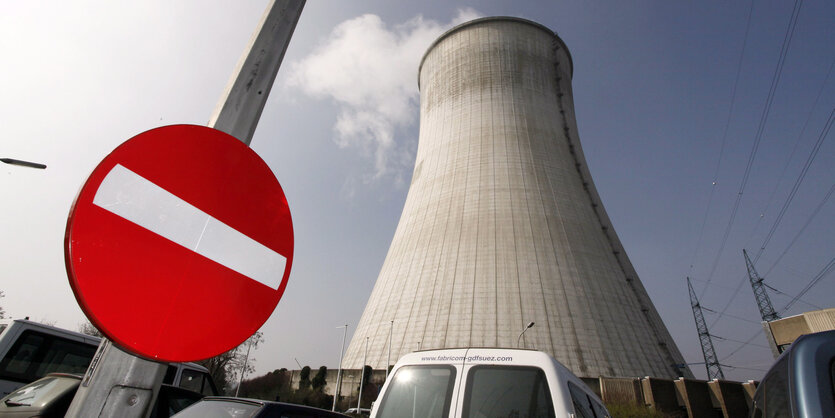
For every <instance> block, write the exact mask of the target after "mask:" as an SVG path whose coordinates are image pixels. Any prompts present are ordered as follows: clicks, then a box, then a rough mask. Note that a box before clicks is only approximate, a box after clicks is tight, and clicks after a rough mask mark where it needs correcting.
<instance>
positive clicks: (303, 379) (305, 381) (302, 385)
mask: <svg viewBox="0 0 835 418" xmlns="http://www.w3.org/2000/svg"><path fill="white" fill-rule="evenodd" d="M309 387H310V366H304V367H302V370H301V371H300V372H299V390H303V389H307V388H309Z"/></svg>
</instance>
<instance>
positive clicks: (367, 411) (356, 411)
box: [345, 408, 371, 416]
mask: <svg viewBox="0 0 835 418" xmlns="http://www.w3.org/2000/svg"><path fill="white" fill-rule="evenodd" d="M345 413H346V414H349V415H362V416H368V415H371V408H348V409H347V410H346V411H345Z"/></svg>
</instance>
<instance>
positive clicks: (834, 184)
mask: <svg viewBox="0 0 835 418" xmlns="http://www.w3.org/2000/svg"><path fill="white" fill-rule="evenodd" d="M833 192H835V183H832V186H831V187H830V188H829V192H828V193H827V194H826V196H824V198H823V200H821V202H820V203H818V206H817V207H816V208H815V210H814V211H812V214H811V215H809V218H808V219H806V222H805V223H804V224H803V227H802V228H800V231H798V232H797V234H796V235H795V236H794V238H792V240H791V242H789V245H788V246H787V247H786V249H785V250H783V253H782V254H780V256H779V257H777V260H776V261H775V262H774V264H772V265H771V268H769V269H768V271H767V272H765V275H766V276H768V274H769V273H771V270H774V267H775V266H777V264H778V263H780V260H782V259H783V256H785V255H786V253H788V252H789V249H791V248H792V246H794V244H795V242H797V239H798V238H800V236H801V235H802V234H803V232H804V231H806V228H807V227H808V226H809V224H811V223H812V220H813V219H815V217H816V216H817V215H818V213H819V212H820V211H821V209H822V208H823V207H824V205H826V202H827V201H829V198H830V197H832V193H833ZM769 287H771V286H769ZM772 289H773V290H774V291H776V292H780V291H779V290H777V289H774V288H772ZM780 293H783V292H780ZM783 294H785V293H783ZM787 296H788V295H787Z"/></svg>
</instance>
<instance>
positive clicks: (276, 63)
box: [4, 0, 305, 418]
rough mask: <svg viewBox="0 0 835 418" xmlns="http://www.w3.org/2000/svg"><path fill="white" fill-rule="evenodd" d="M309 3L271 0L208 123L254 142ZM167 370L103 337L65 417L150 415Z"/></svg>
mask: <svg viewBox="0 0 835 418" xmlns="http://www.w3.org/2000/svg"><path fill="white" fill-rule="evenodd" d="M304 5H305V0H273V1H271V2H270V4H269V5H268V6H267V9H266V11H265V12H264V15H263V17H262V18H261V22H260V23H259V25H258V27H257V28H256V29H255V32H254V34H253V37H252V39H251V40H250V43H249V45H248V47H247V48H246V49H245V50H244V54H243V57H242V59H241V60H240V61H239V62H238V65H237V67H236V69H235V72H234V73H233V75H232V79H231V82H230V83H229V85H228V86H227V87H226V90H225V92H224V94H223V95H222V96H221V98H220V101H219V102H218V106H217V108H216V109H215V111H214V114H213V115H212V117H211V118H210V120H209V124H208V126H209V127H212V128H215V129H218V130H221V131H223V132H226V133H228V134H230V135H232V136H234V137H235V138H238V139H240V140H241V141H242V142H243V143H244V144H247V145H249V143H250V142H252V135H253V133H254V132H255V128H256V126H258V119H259V118H260V117H261V112H262V111H263V109H264V105H265V104H266V102H267V96H268V95H269V93H270V88H271V87H272V84H273V81H274V80H275V76H276V74H277V73H278V68H279V67H280V66H281V61H282V59H283V58H284V52H285V51H286V50H287V45H288V44H289V43H290V38H291V37H292V36H293V31H295V29H296V23H298V21H299V17H300V16H301V12H302V9H303V8H304ZM4 162H5V161H4ZM167 368H168V365H167V364H165V363H157V362H154V361H150V360H145V359H142V358H139V357H136V356H133V355H131V354H128V353H126V352H124V351H122V350H121V349H119V348H117V347H116V346H113V345H112V344H111V343H110V342H109V341H107V340H106V339H103V340H102V343H101V345H100V346H99V351H98V352H97V353H96V357H94V359H93V361H92V362H91V363H90V367H89V368H88V369H87V373H86V374H85V376H84V380H82V383H81V385H80V386H79V389H78V392H76V395H75V398H73V401H72V404H70V407H69V410H68V411H67V415H66V416H68V417H120V418H133V417H136V418H141V417H147V416H149V415H150V413H151V410H152V409H153V408H152V406H153V405H154V402H156V397H157V393H158V392H159V386H160V384H162V379H163V377H164V376H165V370H166V369H167Z"/></svg>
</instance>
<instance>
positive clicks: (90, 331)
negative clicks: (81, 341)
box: [78, 320, 104, 338]
mask: <svg viewBox="0 0 835 418" xmlns="http://www.w3.org/2000/svg"><path fill="white" fill-rule="evenodd" d="M78 332H80V333H82V334H87V335H91V336H93V337H101V338H104V334H102V333H101V331H99V329H98V328H96V326H95V325H93V324H92V323H91V322H90V321H89V320H88V321H84V322H82V323H80V324H78Z"/></svg>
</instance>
